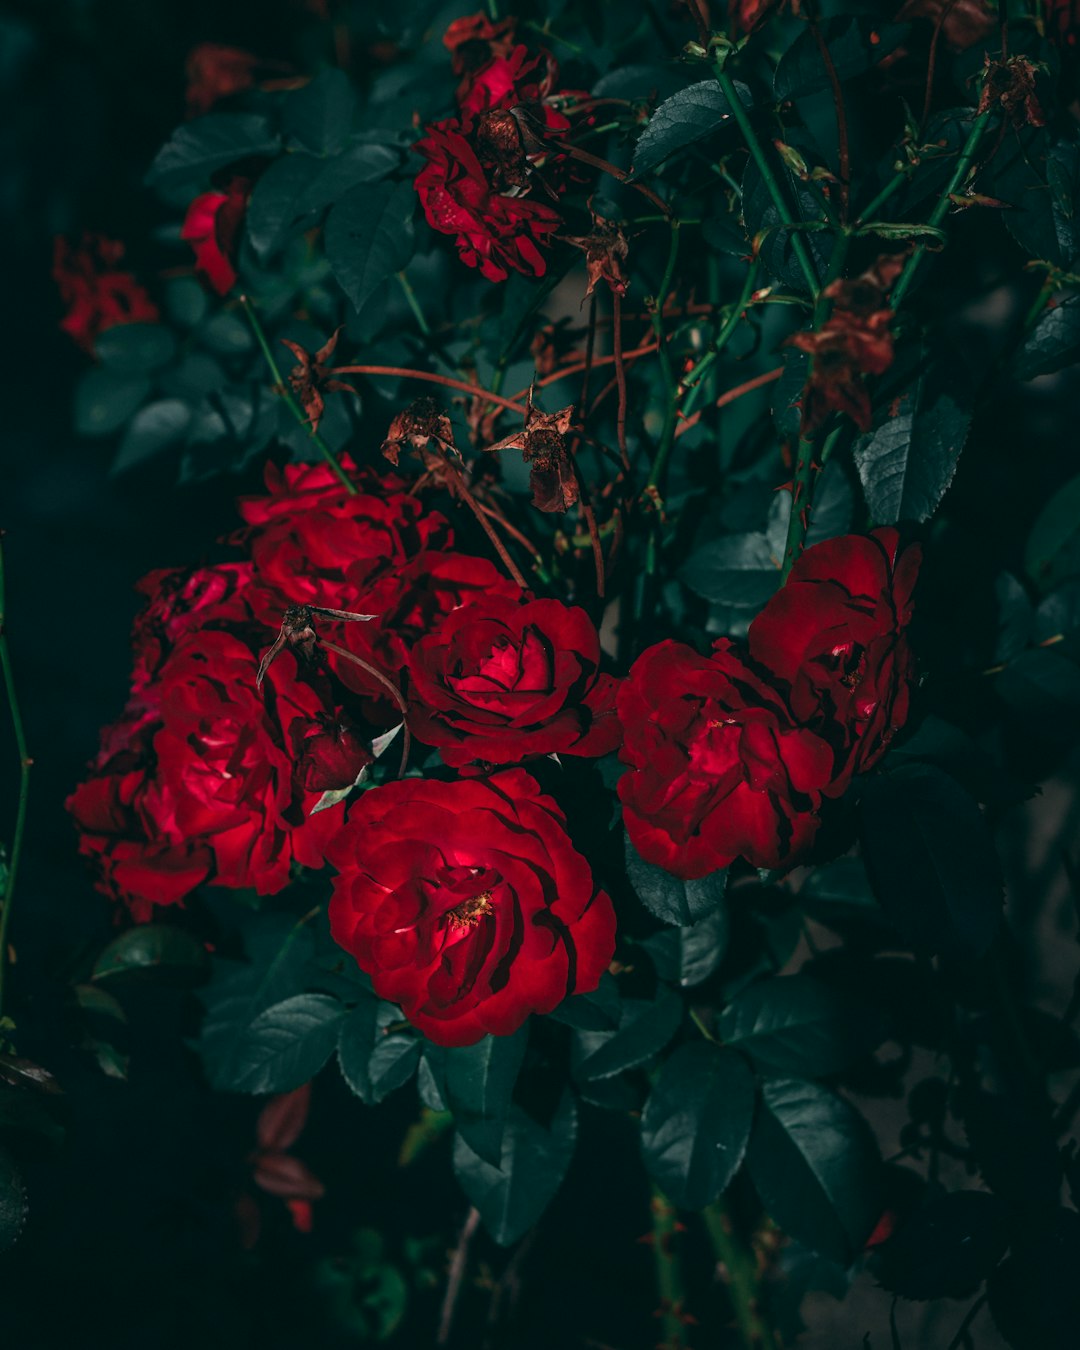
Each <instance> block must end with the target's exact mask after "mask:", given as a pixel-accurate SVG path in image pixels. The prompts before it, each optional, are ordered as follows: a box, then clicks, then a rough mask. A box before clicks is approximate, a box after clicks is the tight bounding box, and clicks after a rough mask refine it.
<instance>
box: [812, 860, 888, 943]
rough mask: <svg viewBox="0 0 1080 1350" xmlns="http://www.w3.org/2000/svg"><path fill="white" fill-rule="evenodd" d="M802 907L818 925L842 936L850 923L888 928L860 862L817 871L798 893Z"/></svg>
mask: <svg viewBox="0 0 1080 1350" xmlns="http://www.w3.org/2000/svg"><path fill="white" fill-rule="evenodd" d="M799 905H800V907H801V908H802V909H803V910H804V911H805V912H806V913H807V914H808V915H809V916H810V918H811V919H814V920H815V921H816V922H817V923H822V924H824V925H825V927H826V928H833V929H836V930H837V931H840V932H843V931H844V929H845V927H846V926H847V925H848V924H850V923H856V924H871V925H873V926H874V927H876V928H885V927H886V922H885V916H884V915H883V914H882V912H881V908H880V906H879V905H878V902H877V900H876V899H875V898H874V892H873V890H872V888H871V886H870V878H869V877H868V876H867V875H866V864H865V863H864V862H863V860H862V859H861V858H838V859H837V860H836V862H831V863H829V864H828V866H826V867H815V868H814V870H813V871H812V872H811V873H810V875H809V876H808V877H807V878H806V881H805V882H804V883H803V886H802V889H801V890H800V891H799Z"/></svg>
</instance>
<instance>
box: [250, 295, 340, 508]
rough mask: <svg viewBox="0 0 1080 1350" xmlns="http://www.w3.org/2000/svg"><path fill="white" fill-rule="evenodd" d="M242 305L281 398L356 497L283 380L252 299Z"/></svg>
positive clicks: (335, 457) (329, 450) (333, 457)
mask: <svg viewBox="0 0 1080 1350" xmlns="http://www.w3.org/2000/svg"><path fill="white" fill-rule="evenodd" d="M240 303H241V305H243V307H244V313H245V314H246V315H247V316H248V322H249V323H250V324H251V328H252V332H254V334H255V340H256V341H257V342H258V344H259V346H260V347H261V348H262V354H263V356H264V357H265V358H266V364H267V365H268V366H269V367H270V374H271V375H272V376H273V377H274V387H275V389H276V390H277V392H278V393H279V394H280V395H281V397H282V398H283V399H284V400H285V406H286V407H287V408H288V409H289V411H290V412H291V413H292V415H293V417H295V418H296V420H297V422H299V423H300V425H301V426H302V427H303V428H304V430H305V431H306V432H307V434H308V435H309V436H310V437H311V440H312V441H313V442H314V444H315V447H316V449H317V450H318V452H319V454H320V455H322V457H323V459H325V460H326V462H327V464H329V465H330V467H331V469H333V471H334V473H335V474H336V475H337V476H338V478H340V480H341V483H342V486H343V487H344V488H345V491H346V492H348V493H350V494H351V495H353V496H355V495H356V485H355V484H354V483H352V482H350V481H349V476H348V474H346V472H345V470H344V469H343V468H342V467H341V465H340V464H339V463H338V462H337V456H336V455H335V454H334V452H333V451H332V450H331V449H330V447H329V446H328V445H327V444H326V442H325V441H324V440H323V438H322V437H321V436H320V435H319V433H318V432H317V431H315V430H314V429H313V427H312V425H311V422H310V421H309V420H308V418H307V416H306V414H305V413H304V410H303V408H301V406H300V404H299V403H297V401H296V399H295V398H294V397H293V392H292V390H291V389H290V388H289V386H288V384H287V383H286V381H285V380H284V379H283V378H282V375H281V370H280V369H279V367H278V363H277V361H276V359H275V358H274V353H273V352H272V351H271V350H270V344H269V343H268V342H267V340H266V334H265V332H264V331H263V326H262V324H261V323H260V322H259V316H258V315H257V314H256V313H255V309H254V306H253V305H252V303H251V301H250V299H249V298H248V297H247V296H246V295H242V296H241V297H240Z"/></svg>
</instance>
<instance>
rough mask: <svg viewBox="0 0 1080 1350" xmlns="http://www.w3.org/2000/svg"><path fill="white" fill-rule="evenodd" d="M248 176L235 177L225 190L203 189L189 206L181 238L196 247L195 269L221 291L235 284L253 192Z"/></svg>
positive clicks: (225, 292) (226, 292) (222, 293)
mask: <svg viewBox="0 0 1080 1350" xmlns="http://www.w3.org/2000/svg"><path fill="white" fill-rule="evenodd" d="M251 187H252V184H251V180H250V179H249V178H233V179H232V180H231V181H230V182H229V185H228V187H227V188H226V189H225V191H224V192H204V193H203V194H202V195H201V196H199V197H196V198H195V200H194V201H193V202H192V203H191V205H190V206H189V207H188V209H187V215H186V216H185V217H184V226H183V229H182V230H181V231H180V237H181V239H186V240H187V241H188V243H190V244H191V246H192V247H193V248H194V250H195V270H196V272H201V273H202V275H203V276H204V277H205V278H206V280H207V282H208V283H209V284H210V286H212V287H213V289H214V290H215V291H217V293H218V295H228V293H229V291H231V290H232V288H233V286H234V285H235V284H236V255H237V253H238V252H239V250H240V228H241V226H242V225H243V223H244V215H245V214H246V212H247V204H248V198H249V197H250V196H251Z"/></svg>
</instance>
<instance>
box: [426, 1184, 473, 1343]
mask: <svg viewBox="0 0 1080 1350" xmlns="http://www.w3.org/2000/svg"><path fill="white" fill-rule="evenodd" d="M479 1225H480V1211H479V1210H478V1209H477V1208H476V1206H475V1205H473V1206H471V1207H470V1209H469V1212H468V1214H466V1215H465V1222H464V1223H463V1224H462V1225H461V1234H460V1236H459V1237H458V1240H457V1246H456V1247H455V1248H454V1255H453V1257H452V1258H451V1260H450V1273H449V1275H448V1277H447V1281H446V1294H445V1296H444V1298H443V1304H442V1311H441V1313H440V1314H439V1333H438V1335H437V1336H436V1338H435V1344H436V1345H446V1343H447V1342H448V1341H449V1339H450V1332H451V1331H452V1330H453V1327H454V1310H455V1308H456V1307H457V1301H458V1295H459V1294H460V1293H461V1286H462V1284H463V1283H464V1282H465V1270H466V1268H467V1267H468V1264H469V1247H470V1245H471V1244H472V1240H473V1235H474V1234H475V1232H476V1230H477V1228H478V1227H479Z"/></svg>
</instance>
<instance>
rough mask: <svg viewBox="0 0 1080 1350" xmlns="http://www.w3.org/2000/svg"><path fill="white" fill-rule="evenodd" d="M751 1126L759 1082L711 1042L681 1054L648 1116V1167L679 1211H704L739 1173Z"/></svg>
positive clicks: (644, 1144)
mask: <svg viewBox="0 0 1080 1350" xmlns="http://www.w3.org/2000/svg"><path fill="white" fill-rule="evenodd" d="M753 1118H754V1079H753V1075H752V1074H751V1072H750V1070H749V1069H748V1068H747V1067H746V1064H745V1062H744V1061H743V1060H742V1059H741V1058H740V1057H739V1056H738V1055H736V1054H734V1053H733V1052H732V1051H730V1050H725V1049H723V1048H722V1047H720V1046H717V1045H710V1044H709V1043H708V1042H707V1041H698V1042H695V1043H694V1044H692V1045H683V1046H680V1047H679V1049H678V1050H676V1051H675V1053H674V1054H673V1055H672V1056H671V1058H670V1059H668V1060H667V1061H666V1063H665V1064H664V1067H663V1068H662V1069H661V1070H660V1076H659V1077H658V1078H657V1080H656V1084H655V1086H654V1087H653V1090H652V1092H651V1093H650V1094H649V1100H648V1101H647V1102H646V1103H645V1110H644V1112H643V1113H642V1117H641V1150H642V1154H643V1156H644V1159H645V1167H646V1169H647V1171H648V1173H649V1175H650V1176H651V1177H652V1178H653V1180H654V1181H655V1182H656V1183H657V1185H658V1186H660V1188H661V1190H663V1192H664V1194H665V1195H666V1196H667V1197H668V1198H669V1199H670V1200H671V1201H672V1203H673V1204H676V1205H679V1206H680V1207H681V1208H683V1209H704V1208H705V1206H706V1205H710V1204H712V1202H713V1201H714V1200H716V1199H717V1198H718V1197H719V1196H720V1195H722V1194H723V1192H724V1190H725V1189H726V1188H727V1185H728V1183H729V1182H730V1181H731V1178H732V1177H733V1176H734V1175H735V1173H736V1171H738V1168H739V1164H740V1163H741V1162H742V1160H743V1154H744V1153H745V1151H746V1144H747V1140H748V1139H749V1138H750V1126H751V1123H752V1122H753Z"/></svg>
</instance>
